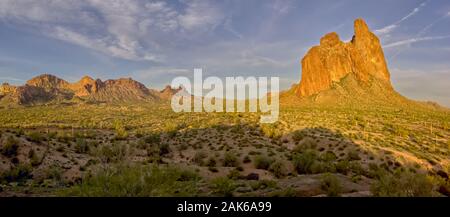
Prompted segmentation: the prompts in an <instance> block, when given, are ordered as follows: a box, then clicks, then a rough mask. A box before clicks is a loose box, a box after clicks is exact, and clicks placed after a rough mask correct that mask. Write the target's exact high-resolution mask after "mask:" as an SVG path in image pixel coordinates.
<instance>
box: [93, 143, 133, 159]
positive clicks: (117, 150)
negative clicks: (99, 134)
mask: <svg viewBox="0 0 450 217" xmlns="http://www.w3.org/2000/svg"><path fill="white" fill-rule="evenodd" d="M127 152H128V150H127V147H126V146H125V145H121V144H118V143H113V144H112V145H111V146H106V145H104V146H102V147H101V148H99V149H98V151H97V153H96V155H97V156H98V157H99V158H100V160H101V161H102V162H103V163H116V162H120V161H123V160H124V159H125V157H126V155H127Z"/></svg>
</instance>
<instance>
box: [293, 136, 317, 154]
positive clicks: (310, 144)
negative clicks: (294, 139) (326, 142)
mask: <svg viewBox="0 0 450 217" xmlns="http://www.w3.org/2000/svg"><path fill="white" fill-rule="evenodd" d="M316 147H317V143H316V141H314V139H312V138H310V137H306V138H305V139H303V140H302V142H301V143H300V144H298V145H296V146H295V148H294V149H293V150H292V151H293V152H295V153H302V152H305V151H307V150H310V149H315V148H316Z"/></svg>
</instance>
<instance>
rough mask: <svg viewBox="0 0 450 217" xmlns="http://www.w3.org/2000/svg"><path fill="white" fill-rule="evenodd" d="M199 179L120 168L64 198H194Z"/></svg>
mask: <svg viewBox="0 0 450 217" xmlns="http://www.w3.org/2000/svg"><path fill="white" fill-rule="evenodd" d="M198 180H199V176H198V175H197V174H196V173H195V172H192V171H190V170H182V169H178V168H176V167H162V166H161V167H158V166H138V165H134V166H132V165H118V166H115V167H110V168H107V169H105V170H102V171H100V172H98V173H97V174H94V175H93V176H88V177H86V178H85V179H84V180H83V182H82V183H80V184H78V185H75V186H73V187H71V188H68V189H64V190H62V191H61V192H59V194H61V195H63V196H88V197H92V196H102V197H105V196H106V197H144V196H158V197H160V196H193V195H196V194H197V192H198V189H197V185H196V183H197V182H198Z"/></svg>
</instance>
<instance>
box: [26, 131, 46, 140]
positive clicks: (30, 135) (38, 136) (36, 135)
mask: <svg viewBox="0 0 450 217" xmlns="http://www.w3.org/2000/svg"><path fill="white" fill-rule="evenodd" d="M27 138H28V140H29V141H31V142H36V143H40V142H42V141H43V140H44V136H42V134H41V133H39V132H29V133H27Z"/></svg>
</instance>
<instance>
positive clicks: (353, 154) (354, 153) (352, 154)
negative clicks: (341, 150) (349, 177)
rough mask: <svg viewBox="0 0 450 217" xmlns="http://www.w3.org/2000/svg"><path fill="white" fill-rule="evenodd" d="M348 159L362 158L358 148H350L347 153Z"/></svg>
mask: <svg viewBox="0 0 450 217" xmlns="http://www.w3.org/2000/svg"><path fill="white" fill-rule="evenodd" d="M347 159H348V160H349V161H354V160H361V157H360V156H359V153H358V152H357V151H356V150H353V149H352V150H350V151H349V152H348V153H347Z"/></svg>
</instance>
